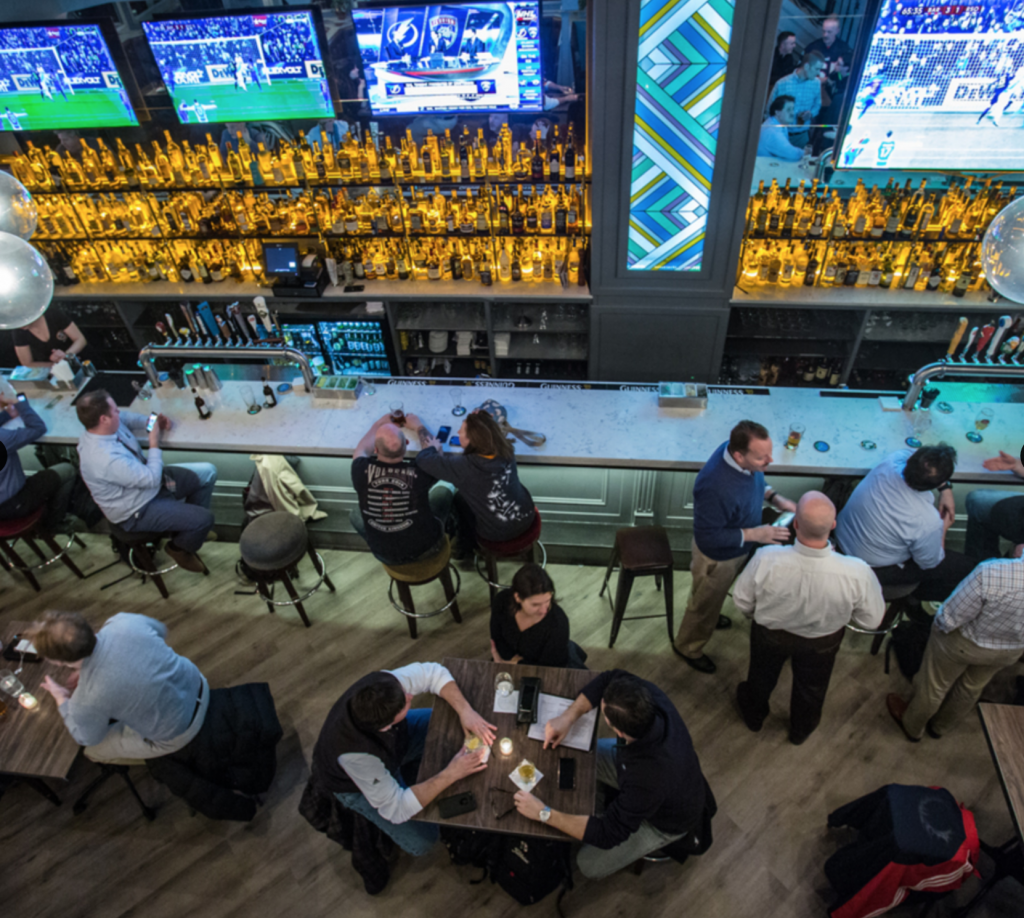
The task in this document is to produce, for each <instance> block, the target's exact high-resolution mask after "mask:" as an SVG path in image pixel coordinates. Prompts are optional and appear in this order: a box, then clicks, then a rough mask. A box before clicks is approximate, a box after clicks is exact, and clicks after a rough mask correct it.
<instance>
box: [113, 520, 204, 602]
mask: <svg viewBox="0 0 1024 918" xmlns="http://www.w3.org/2000/svg"><path fill="white" fill-rule="evenodd" d="M108 522H109V520H108ZM110 535H111V538H113V539H114V541H115V542H120V543H121V544H122V545H123V546H124V547H125V548H127V550H128V552H127V555H123V556H122V557H124V558H125V560H126V563H127V564H128V566H129V567H130V568H131V569H132V574H138V575H139V576H140V577H142V582H143V583H145V582H146V578H147V577H148V578H149V579H150V580H152V581H153V583H155V584H156V588H157V589H158V590H159V591H160V595H161V596H163V598H164V599H169V598H170V594H169V593H168V592H167V586H166V584H165V583H164V578H163V575H164V574H169V573H170V572H171V571H174V570H177V569H178V564H177V562H174V561H172V563H170V564H168V565H167V566H166V567H160V568H158V567H157V566H156V560H155V559H154V557H153V555H154V554H156V552H157V551H159V550H160V542H161V540H163V539H167V538H170V533H167V532H129V531H128V530H127V529H122V528H121V527H120V526H118V525H117V524H116V523H110ZM200 560H202V559H200ZM132 574H126V575H125V576H124V577H121V578H119V579H117V580H113V581H111V582H110V583H105V584H104V585H103V586H102V587H100V589H101V590H105V589H107V588H108V587H112V586H113V585H114V584H115V583H120V582H121V581H122V580H125V579H126V578H127V577H131V576H132ZM209 574H210V571H209V570H208V569H207V567H206V565H205V564H204V565H203V576H204V577H208V576H209Z"/></svg>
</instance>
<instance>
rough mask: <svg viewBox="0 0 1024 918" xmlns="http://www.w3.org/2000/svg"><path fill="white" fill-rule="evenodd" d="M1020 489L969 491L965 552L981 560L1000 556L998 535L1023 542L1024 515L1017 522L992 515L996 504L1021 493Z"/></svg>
mask: <svg viewBox="0 0 1024 918" xmlns="http://www.w3.org/2000/svg"><path fill="white" fill-rule="evenodd" d="M1020 496H1021V492H1020V491H989V490H978V491H971V493H970V494H968V495H967V535H966V537H965V539H964V552H965V553H966V554H968V555H970V556H971V557H973V558H977V559H978V560H979V561H985V560H987V559H989V558H998V557H999V555H1000V552H999V539H1000V537H1002V538H1004V539H1009V541H1011V542H1013V543H1014V544H1017V543H1020V542H1024V518H1022V519H1020V520H1019V521H1017V525H1016V526H1012V525H1004V526H1000V525H999V523H998V522H997V521H995V520H993V519H992V516H993V514H992V511H993V509H994V508H995V506H996V504H998V503H1001V502H1002V501H1004V500H1006V499H1008V498H1014V497H1020Z"/></svg>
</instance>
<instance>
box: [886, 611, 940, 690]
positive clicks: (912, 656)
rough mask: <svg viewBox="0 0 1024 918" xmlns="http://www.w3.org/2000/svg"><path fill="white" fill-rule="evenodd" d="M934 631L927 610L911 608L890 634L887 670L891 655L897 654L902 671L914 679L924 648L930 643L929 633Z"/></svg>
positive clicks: (897, 660)
mask: <svg viewBox="0 0 1024 918" xmlns="http://www.w3.org/2000/svg"><path fill="white" fill-rule="evenodd" d="M931 631H932V618H931V616H930V615H929V614H928V613H927V612H923V611H920V610H914V609H910V610H908V612H907V615H906V617H905V618H904V619H903V621H901V622H900V623H899V624H898V625H897V626H896V627H895V628H894V629H893V632H892V634H891V635H890V636H889V643H888V645H887V646H886V648H885V672H886V675H888V674H889V655H890V654H891V653H893V652H895V654H896V663H897V664H898V665H899V668H900V672H901V673H903V675H904V676H906V677H907V678H908V679H913V678H914V676H915V675H916V674H917V671H918V670H919V669H920V668H921V661H922V660H924V649H925V647H926V646H927V645H928V635H929V634H931Z"/></svg>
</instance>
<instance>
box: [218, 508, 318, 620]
mask: <svg viewBox="0 0 1024 918" xmlns="http://www.w3.org/2000/svg"><path fill="white" fill-rule="evenodd" d="M238 549H239V551H240V552H241V553H242V562H243V563H244V564H245V567H246V568H247V572H248V574H249V576H250V577H251V578H252V579H253V580H255V581H256V589H257V591H258V592H259V594H260V596H262V597H263V601H264V602H265V603H266V604H267V609H268V610H269V611H271V612H274V611H275V609H274V607H275V606H295V608H296V609H298V610H299V615H300V616H302V623H303V624H304V625H305V626H306V627H307V628H308V627H309V626H310V621H309V617H308V616H307V615H306V610H305V609H304V608H303V606H302V603H303V600H306V599H309V597H310V596H312V595H313V594H314V593H315V592H316V591H317V590H319V589H320V585H321V584H324V583H326V584H327V589H329V590H330V591H331V592H332V593H333V592H334V584H333V583H331V578H330V577H328V576H327V565H326V564H324V559H323V558H322V557H320V555H319V554H318V553H317V552H316V551H314V550H313V545H312V543H311V542H310V541H309V533H308V532H307V531H306V524H305V523H304V522H302V520H300V519H299V518H298V517H297V516H295V515H294V514H292V513H286V512H285V511H283V510H275V511H274V512H273V513H264V514H263V515H262V516H258V517H257V518H256V519H255V520H253V521H252V522H251V523H250V524H249V525H248V526H246V527H245V530H244V531H243V532H242V537H241V538H240V539H239V540H238ZM303 555H309V560H310V561H312V562H313V570H314V571H316V574H317V577H318V578H319V579H318V580H317V582H316V583H314V584H313V586H312V587H310V588H309V589H308V590H306V592H305V593H303V594H302V595H301V596H300V595H299V594H298V592H297V591H296V589H295V585H294V584H293V583H292V578H291V575H290V573H289V572H291V571H293V570H294V569H295V568H296V565H297V564H298V562H299V561H300V560H301V559H302V556H303ZM295 576H296V577H297V576H298V573H297V572H296V574H295ZM275 583H283V584H284V588H285V589H286V590H287V591H288V595H289V596H290V597H291V599H281V600H277V599H274V584H275Z"/></svg>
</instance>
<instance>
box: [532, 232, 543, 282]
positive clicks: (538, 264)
mask: <svg viewBox="0 0 1024 918" xmlns="http://www.w3.org/2000/svg"><path fill="white" fill-rule="evenodd" d="M539 245H540V241H539V240H536V239H535V240H534V250H533V259H532V267H533V270H532V273H531V275H530V279H531V280H532V281H533V282H534V283H535V284H539V283H541V282H542V281H543V280H544V256H543V255H542V254H541V251H540V248H539Z"/></svg>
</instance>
